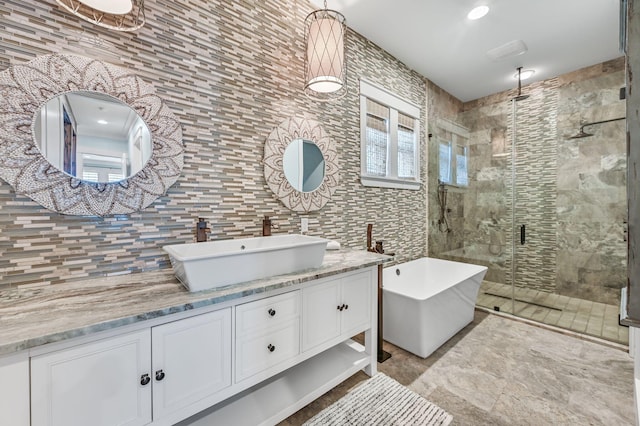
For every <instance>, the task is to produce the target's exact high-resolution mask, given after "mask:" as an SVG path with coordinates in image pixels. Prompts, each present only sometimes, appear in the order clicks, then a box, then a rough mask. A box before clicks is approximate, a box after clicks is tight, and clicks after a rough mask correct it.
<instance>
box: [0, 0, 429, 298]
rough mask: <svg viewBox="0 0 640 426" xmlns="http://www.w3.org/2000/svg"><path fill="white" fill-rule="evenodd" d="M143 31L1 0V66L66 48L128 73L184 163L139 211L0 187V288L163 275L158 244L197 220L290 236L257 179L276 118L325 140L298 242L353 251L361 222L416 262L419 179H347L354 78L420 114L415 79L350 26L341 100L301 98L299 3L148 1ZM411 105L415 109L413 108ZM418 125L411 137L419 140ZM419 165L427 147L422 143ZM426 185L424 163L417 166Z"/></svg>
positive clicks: (420, 224)
mask: <svg viewBox="0 0 640 426" xmlns="http://www.w3.org/2000/svg"><path fill="white" fill-rule="evenodd" d="M145 6H146V12H147V13H146V16H147V24H146V25H145V26H144V27H143V28H142V29H141V30H140V31H138V32H136V33H133V34H127V33H118V32H114V31H109V30H106V29H102V28H100V27H97V26H95V25H93V24H90V23H88V22H84V21H81V20H79V19H78V18H75V17H73V16H71V15H69V14H68V13H67V12H65V11H64V10H62V9H61V8H60V7H58V6H57V5H56V4H55V2H53V1H36V0H29V1H26V2H13V1H9V2H3V3H0V31H2V37H1V38H0V70H4V69H6V68H7V67H8V66H10V65H12V64H17V63H23V62H25V61H28V60H30V59H33V58H34V57H36V56H38V55H42V54H47V53H52V52H56V53H70V54H79V55H82V56H88V57H91V58H95V59H100V60H104V61H106V62H109V63H112V64H114V65H119V66H123V67H127V68H130V69H131V70H134V71H135V72H136V73H137V74H139V75H140V76H141V77H142V78H144V79H145V80H146V81H148V82H150V83H152V84H153V85H154V86H155V89H156V91H157V93H158V94H159V95H160V96H162V97H163V98H164V99H165V101H166V102H167V104H168V105H169V107H170V108H171V109H172V111H173V112H174V113H175V114H176V115H177V116H178V117H179V119H180V121H181V123H182V128H183V135H184V142H185V168H184V171H183V173H182V176H181V177H180V179H179V180H178V182H177V184H176V185H174V186H173V187H171V188H170V189H169V191H168V193H167V195H166V196H163V197H161V198H159V199H158V200H157V201H156V202H155V203H153V204H152V205H151V206H150V207H149V208H147V209H145V210H144V211H141V212H139V213H135V214H131V215H122V216H115V217H105V218H99V217H73V216H63V215H59V214H57V213H53V212H50V211H48V210H46V209H44V208H41V207H39V206H38V205H36V204H35V203H34V202H32V201H31V200H30V199H28V198H25V197H22V196H20V195H16V194H15V192H14V191H13V189H12V188H11V187H10V186H9V185H8V184H6V183H4V182H1V183H0V285H1V286H16V285H29V284H55V283H58V282H61V281H64V280H68V279H83V278H86V277H92V276H103V275H109V274H122V273H132V272H139V271H143V270H155V269H161V268H168V267H169V263H168V258H167V257H166V256H165V255H164V253H163V252H162V250H161V247H162V245H165V244H170V243H182V242H191V241H194V226H195V222H196V220H197V218H198V217H203V218H205V219H207V220H208V221H209V222H210V224H211V228H212V233H211V238H214V239H215V238H220V237H225V238H226V237H247V236H258V235H260V233H261V229H262V228H261V220H262V217H263V216H264V215H269V216H271V217H272V218H273V219H274V222H275V223H276V224H277V225H278V226H279V227H280V228H279V229H278V230H276V231H275V232H283V233H287V232H299V230H300V228H299V226H300V225H299V224H300V215H298V214H296V213H293V212H290V211H288V210H287V209H286V208H285V207H284V206H283V205H282V204H281V203H280V202H279V201H278V200H277V199H275V198H274V196H273V194H272V193H271V192H270V191H269V189H268V187H267V185H266V182H265V181H264V176H263V170H262V165H261V161H262V155H263V145H264V140H265V138H266V137H267V135H268V134H269V132H270V131H271V130H272V129H273V128H274V127H275V126H276V125H277V124H278V123H279V122H280V121H282V120H283V119H285V118H287V117H289V116H292V115H303V116H306V117H308V118H311V119H315V120H318V121H320V122H321V123H323V124H324V126H325V130H326V131H327V132H328V133H329V134H330V135H331V136H332V138H333V139H334V140H335V142H336V143H337V145H338V152H339V161H340V187H339V188H338V189H337V191H336V193H335V196H334V199H333V200H332V201H331V202H329V203H328V204H327V205H326V206H325V207H324V208H323V209H322V210H321V211H319V212H314V213H310V214H308V215H306V216H307V217H309V219H310V223H309V229H310V232H309V233H310V234H312V235H320V236H326V237H329V238H335V239H337V240H339V241H340V242H341V243H342V244H343V246H346V247H354V248H362V249H364V248H365V236H366V224H367V223H373V224H374V238H376V239H383V240H385V247H386V248H387V249H388V250H389V251H393V252H395V253H396V255H397V256H398V259H399V260H409V259H411V258H415V257H419V256H422V255H423V254H424V252H425V240H426V226H425V220H424V218H425V217H426V185H424V186H423V188H422V189H421V190H420V191H406V190H391V189H379V188H364V187H362V185H361V184H360V180H359V173H360V131H359V96H358V89H357V88H358V78H359V77H366V78H367V79H369V80H370V81H373V82H375V83H378V84H380V85H383V86H385V87H386V88H388V89H390V90H392V91H395V92H396V93H397V94H398V95H400V96H402V97H404V98H405V99H407V100H409V101H412V102H413V103H415V104H417V105H419V106H421V107H423V106H424V105H425V91H426V89H425V80H424V79H423V77H421V76H420V75H418V74H417V73H415V72H413V71H411V70H409V69H408V68H406V67H405V66H404V65H402V64H401V63H399V62H398V61H397V60H396V59H394V58H393V57H392V56H390V55H389V54H387V53H386V52H384V51H383V50H381V49H380V48H378V47H377V46H375V45H374V44H372V43H370V42H369V41H367V40H366V39H363V38H362V37H360V36H359V35H357V34H355V33H353V32H351V31H350V32H349V42H348V61H349V81H348V84H349V93H348V95H347V97H345V98H344V99H343V100H341V101H339V102H336V103H327V104H322V103H319V102H314V101H311V100H309V99H307V98H306V97H305V96H304V95H303V93H302V74H303V52H304V46H303V44H304V35H303V27H304V18H305V16H306V15H307V14H308V13H309V12H310V11H311V10H313V7H312V6H311V5H310V4H309V3H308V2H307V1H306V0H265V1H257V0H242V1H233V2H228V1H222V0H217V1H211V0H208V1H205V0H197V1H196V0H193V1H187V0H178V1H174V0H172V1H168V0H151V1H146V2H145ZM423 110H424V107H423ZM421 127H422V134H421V140H424V129H426V125H424V119H423V125H422V126H421ZM421 151H422V155H423V158H426V147H425V144H424V143H421ZM422 180H423V182H426V167H423V168H422Z"/></svg>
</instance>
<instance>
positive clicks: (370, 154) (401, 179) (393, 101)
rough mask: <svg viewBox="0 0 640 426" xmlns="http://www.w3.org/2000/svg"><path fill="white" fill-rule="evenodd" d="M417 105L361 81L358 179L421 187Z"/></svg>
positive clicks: (367, 183)
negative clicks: (359, 172) (359, 164)
mask: <svg viewBox="0 0 640 426" xmlns="http://www.w3.org/2000/svg"><path fill="white" fill-rule="evenodd" d="M419 117H420V108H418V107H417V106H415V105H413V104H411V103H409V102H407V101H405V100H403V99H401V98H398V97H397V96H395V95H394V94H392V93H390V92H388V91H386V90H385V89H382V88H380V87H378V86H375V85H373V84H371V83H368V82H366V81H364V80H360V135H361V158H360V160H361V181H362V184H363V185H365V186H379V187H385V188H402V189H419V188H420V162H419V161H420V155H419V154H420V151H419V146H420V145H419V135H420V119H419Z"/></svg>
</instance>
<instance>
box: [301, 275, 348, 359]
mask: <svg viewBox="0 0 640 426" xmlns="http://www.w3.org/2000/svg"><path fill="white" fill-rule="evenodd" d="M341 304H342V303H341V301H340V280H332V281H328V282H323V283H321V284H317V285H313V286H311V287H307V288H305V289H303V290H302V350H303V351H306V350H308V349H310V348H313V347H315V346H317V345H319V344H321V343H324V342H326V341H328V340H331V339H333V338H334V337H336V336H338V335H339V334H340V317H341V316H340V315H339V314H340V313H341V312H340V311H339V310H338V307H339V306H340V305H341Z"/></svg>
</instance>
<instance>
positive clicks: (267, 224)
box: [262, 216, 277, 237]
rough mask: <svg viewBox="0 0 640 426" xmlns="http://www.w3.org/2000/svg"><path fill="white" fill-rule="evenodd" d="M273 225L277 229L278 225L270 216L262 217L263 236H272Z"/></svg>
mask: <svg viewBox="0 0 640 426" xmlns="http://www.w3.org/2000/svg"><path fill="white" fill-rule="evenodd" d="M272 227H273V228H274V229H277V227H276V226H275V225H274V224H273V223H272V222H271V219H269V216H265V217H264V219H262V236H263V237H268V236H270V235H271V228H272Z"/></svg>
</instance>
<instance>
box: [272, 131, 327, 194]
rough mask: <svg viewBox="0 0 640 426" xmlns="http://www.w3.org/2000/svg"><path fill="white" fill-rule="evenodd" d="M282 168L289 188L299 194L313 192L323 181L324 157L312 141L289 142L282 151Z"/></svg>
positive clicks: (298, 140)
mask: <svg viewBox="0 0 640 426" xmlns="http://www.w3.org/2000/svg"><path fill="white" fill-rule="evenodd" d="M282 168H283V169H284V175H285V177H286V178H287V180H288V181H289V183H290V184H291V186H292V187H293V188H295V189H296V190H297V191H300V192H312V191H315V190H316V189H318V187H319V186H320V185H321V184H322V181H323V180H324V173H325V170H324V169H325V164H324V156H323V155H322V151H320V148H318V145H316V144H315V143H314V142H313V141H308V140H304V139H294V140H293V141H291V143H290V144H289V146H287V149H285V150H284V155H283V157H282Z"/></svg>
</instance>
